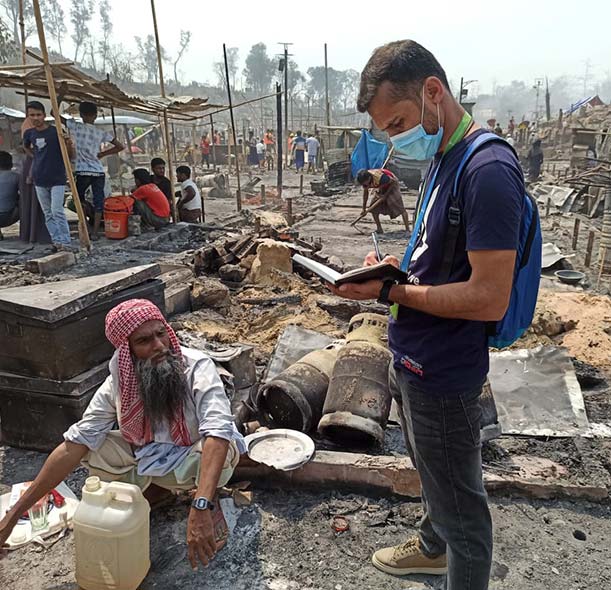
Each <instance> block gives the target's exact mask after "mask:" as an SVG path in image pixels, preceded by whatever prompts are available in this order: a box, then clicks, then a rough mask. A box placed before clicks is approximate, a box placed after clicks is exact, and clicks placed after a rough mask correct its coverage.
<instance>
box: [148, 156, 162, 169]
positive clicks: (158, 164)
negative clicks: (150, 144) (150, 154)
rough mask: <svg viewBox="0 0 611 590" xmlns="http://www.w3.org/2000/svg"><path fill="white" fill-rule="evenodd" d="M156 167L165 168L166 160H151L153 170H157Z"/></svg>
mask: <svg viewBox="0 0 611 590" xmlns="http://www.w3.org/2000/svg"><path fill="white" fill-rule="evenodd" d="M155 166H165V160H164V159H163V158H153V159H152V160H151V168H155Z"/></svg>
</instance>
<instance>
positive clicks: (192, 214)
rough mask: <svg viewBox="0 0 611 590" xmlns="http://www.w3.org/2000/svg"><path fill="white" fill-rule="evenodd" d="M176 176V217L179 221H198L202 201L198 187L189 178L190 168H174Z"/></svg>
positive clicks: (200, 215)
mask: <svg viewBox="0 0 611 590" xmlns="http://www.w3.org/2000/svg"><path fill="white" fill-rule="evenodd" d="M176 178H177V179H178V182H180V197H179V199H178V203H177V207H178V217H179V218H180V221H186V222H187V223H198V222H199V221H200V220H201V218H202V210H203V201H202V196H201V193H200V192H199V188H198V187H197V185H196V184H195V182H193V180H192V179H191V168H189V166H179V167H178V168H176Z"/></svg>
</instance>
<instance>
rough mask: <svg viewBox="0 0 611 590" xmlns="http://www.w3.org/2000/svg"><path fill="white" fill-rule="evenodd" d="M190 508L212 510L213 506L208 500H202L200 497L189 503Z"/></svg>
mask: <svg viewBox="0 0 611 590" xmlns="http://www.w3.org/2000/svg"><path fill="white" fill-rule="evenodd" d="M191 506H193V508H195V509H196V510H208V509H210V510H214V504H213V503H212V502H210V500H208V498H204V497H203V496H200V497H199V498H195V499H194V500H193V502H191Z"/></svg>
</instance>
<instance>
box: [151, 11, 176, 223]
mask: <svg viewBox="0 0 611 590" xmlns="http://www.w3.org/2000/svg"><path fill="white" fill-rule="evenodd" d="M151 12H152V14H153V28H154V30H155V45H156V47H157V66H158V67H159V88H160V90H161V97H162V98H165V81H164V79H163V61H162V59H161V44H160V43H159V29H158V27H157V12H156V11H155V0H151ZM168 127H169V125H168V111H167V109H163V133H164V135H165V145H166V159H167V165H168V178H169V180H170V192H171V193H172V217H173V218H174V223H176V222H177V221H178V209H177V208H176V195H175V194H174V166H173V164H172V148H171V145H170V131H169V128H168Z"/></svg>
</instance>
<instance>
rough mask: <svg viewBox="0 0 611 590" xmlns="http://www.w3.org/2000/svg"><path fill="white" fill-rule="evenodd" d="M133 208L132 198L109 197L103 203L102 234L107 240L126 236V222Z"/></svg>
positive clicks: (121, 238)
mask: <svg viewBox="0 0 611 590" xmlns="http://www.w3.org/2000/svg"><path fill="white" fill-rule="evenodd" d="M133 208H134V199H133V198H132V197H109V198H108V199H106V200H105V201H104V234H105V235H106V237H107V238H108V239H109V240H124V239H125V238H126V237H127V236H128V229H127V228H128V224H127V220H128V218H129V216H130V214H131V212H132V210H133Z"/></svg>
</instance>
